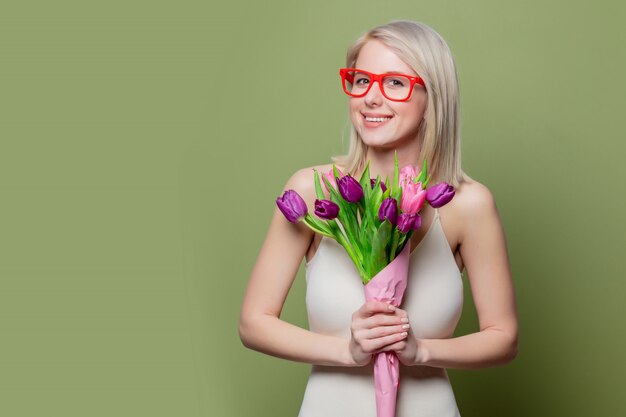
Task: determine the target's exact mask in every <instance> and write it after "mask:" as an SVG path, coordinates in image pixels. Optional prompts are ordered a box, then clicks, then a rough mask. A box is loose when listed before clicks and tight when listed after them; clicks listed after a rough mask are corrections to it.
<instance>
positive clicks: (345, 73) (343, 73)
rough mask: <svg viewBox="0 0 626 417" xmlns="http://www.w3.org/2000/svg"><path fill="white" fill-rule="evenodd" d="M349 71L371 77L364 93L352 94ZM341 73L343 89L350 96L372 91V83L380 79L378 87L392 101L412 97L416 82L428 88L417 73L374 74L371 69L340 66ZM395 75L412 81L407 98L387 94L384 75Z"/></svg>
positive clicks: (360, 95) (359, 95) (407, 99)
mask: <svg viewBox="0 0 626 417" xmlns="http://www.w3.org/2000/svg"><path fill="white" fill-rule="evenodd" d="M349 71H356V72H361V73H363V74H366V75H368V76H369V77H370V83H369V85H368V86H367V89H366V90H365V92H363V93H362V94H352V93H351V92H349V91H348V89H347V88H346V77H347V76H348V72H349ZM339 75H340V76H341V86H342V87H343V91H344V92H345V93H346V94H347V95H349V96H350V97H363V96H364V95H366V94H367V93H369V92H370V90H371V88H372V85H374V83H375V82H376V81H378V87H379V88H380V92H381V93H382V94H383V96H384V97H385V98H386V99H388V100H391V101H399V102H402V101H409V100H410V99H411V95H412V94H413V87H415V84H419V85H421V86H422V87H424V88H426V84H425V83H424V79H423V78H422V77H419V76H415V75H408V74H402V73H399V72H387V73H384V74H374V73H373V72H369V71H365V70H361V69H357V68H339ZM394 75H396V76H398V75H399V76H402V77H406V78H408V79H409V81H410V82H411V86H410V88H409V95H408V96H407V98H405V99H402V100H399V99H397V98H391V97H389V96H388V95H387V94H385V89H384V88H383V84H382V80H383V78H384V77H390V76H394ZM349 82H352V81H349Z"/></svg>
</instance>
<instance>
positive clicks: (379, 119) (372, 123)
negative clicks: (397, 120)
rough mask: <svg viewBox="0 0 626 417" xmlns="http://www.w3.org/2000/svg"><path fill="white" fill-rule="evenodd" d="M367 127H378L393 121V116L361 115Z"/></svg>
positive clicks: (379, 114)
mask: <svg viewBox="0 0 626 417" xmlns="http://www.w3.org/2000/svg"><path fill="white" fill-rule="evenodd" d="M361 115H362V116H363V120H364V124H365V126H366V127H377V126H380V125H382V124H383V123H385V122H387V121H389V120H391V119H392V118H393V115H390V114H381V113H361Z"/></svg>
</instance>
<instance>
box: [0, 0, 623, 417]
mask: <svg viewBox="0 0 626 417" xmlns="http://www.w3.org/2000/svg"><path fill="white" fill-rule="evenodd" d="M0 9H1V10H0V192H1V212H0V213H1V216H0V415H2V416H11V417H22V416H23V417H26V416H28V417H35V416H37V417H39V416H64V417H74V416H77V417H78V416H80V417H96V416H98V417H99V416H115V417H122V416H129V417H131V416H132V417H139V416H150V417H158V416H173V417H174V416H175V417H192V416H193V417H200V416H202V417H205V416H224V417H230V416H255V417H262V416H295V415H297V412H298V409H299V405H300V402H301V399H302V394H303V391H304V387H305V384H306V378H307V375H308V370H309V365H307V364H300V363H294V362H289V361H285V360H281V359H277V358H274V357H271V356H266V355H262V354H259V353H257V352H254V351H251V350H247V349H245V348H244V347H243V346H242V344H241V342H240V340H239V338H238V334H237V324H238V318H239V309H240V306H241V300H242V297H243V292H244V289H245V286H246V283H247V279H248V277H249V274H250V272H251V268H252V266H253V264H254V262H255V260H256V256H257V254H258V250H259V248H260V246H261V244H262V241H263V239H264V235H265V232H266V231H267V227H268V224H269V220H270V216H271V214H272V212H273V210H274V207H275V204H274V200H275V198H276V197H277V196H278V195H279V193H280V192H281V190H282V187H283V185H284V184H285V182H286V180H287V178H289V176H290V175H291V174H292V173H293V172H294V171H295V170H297V169H299V168H301V167H305V166H310V165H314V164H320V163H326V162H329V157H330V155H332V154H338V153H342V152H344V150H345V149H346V143H345V141H343V142H342V136H346V135H344V133H345V132H347V128H346V123H347V101H346V98H345V97H344V96H343V93H342V92H341V90H340V85H339V77H338V75H337V68H338V67H340V66H343V65H344V57H345V49H346V47H347V46H348V45H349V44H350V42H352V41H353V40H354V39H355V38H356V37H357V36H358V35H359V34H361V33H362V32H363V31H364V30H366V29H368V28H370V27H372V26H375V25H378V24H382V23H386V22H388V21H390V20H393V19H398V18H406V19H413V20H420V21H423V22H425V23H427V24H429V25H430V26H432V27H433V28H435V29H436V30H437V31H438V32H439V33H441V34H442V36H443V37H444V38H445V39H446V40H447V42H448V43H449V45H450V47H451V49H452V51H453V53H454V56H455V58H456V62H457V66H458V75H459V80H460V88H461V102H462V135H463V164H464V169H465V170H466V172H467V173H468V174H469V175H470V176H472V177H473V178H474V179H476V180H478V181H480V182H482V183H483V184H485V185H487V186H488V187H489V188H490V189H491V191H492V192H493V194H494V195H495V197H496V201H497V204H498V208H499V211H500V215H501V218H502V221H503V223H504V226H505V229H506V233H507V239H508V244H509V252H510V257H511V265H512V269H513V273H514V279H515V285H516V291H517V300H518V308H519V317H520V325H521V339H520V340H521V345H520V347H521V350H520V354H519V356H518V357H517V359H516V360H515V361H514V362H513V363H511V364H509V365H507V366H504V367H499V368H490V369H482V370H473V371H460V370H452V369H451V370H449V374H450V377H451V380H452V384H453V388H454V390H455V393H456V396H457V402H458V404H459V409H460V411H461V414H462V415H463V416H464V417H472V416H475V417H478V416H520V417H521V416H524V417H527V416H533V417H541V416H546V417H548V416H550V417H552V416H570V417H575V416H581V417H582V416H590V415H597V416H616V415H623V414H624V413H625V412H626V404H625V402H626V400H625V397H624V395H623V393H622V390H623V382H622V380H623V375H624V373H625V372H626V361H625V360H624V358H623V355H624V352H625V351H626V334H625V331H624V327H625V326H624V323H623V318H624V317H625V313H626V311H625V308H624V290H625V289H626V283H625V282H624V273H623V264H624V255H623V253H624V249H626V245H625V243H626V242H625V240H626V238H625V236H626V222H624V219H623V215H624V211H625V207H624V206H625V204H624V203H625V197H624V192H623V189H622V187H623V180H624V178H626V169H625V168H624V165H623V163H622V161H623V156H624V153H625V151H626V146H625V144H624V139H625V135H624V133H623V132H624V129H623V122H624V109H625V108H626V102H625V99H624V96H625V93H626V83H625V82H624V74H626V56H625V55H626V48H624V45H625V44H626V34H625V33H626V31H625V30H624V29H623V22H624V16H625V13H624V6H622V5H621V2H618V1H613V2H609V1H599V2H593V3H592V2H574V1H566V0H558V1H552V2H545V1H537V0H532V1H525V2H509V1H495V0H493V1H452V0H438V1H421V2H418V1H415V0H411V1H358V2H356V1H346V2H334V1H323V2H320V1H316V2H313V1H311V2H299V1H272V2H254V1H247V2H240V1H229V2H220V3H212V2H205V1H188V0H183V1H178V2H173V1H170V2H166V1H150V2H149V1H143V2H139V1H124V2H122V1H116V2H111V1H109V2H85V1H55V2H44V1H38V2H21V3H18V2H4V3H3V4H2V6H1V7H0ZM464 282H465V284H466V286H465V289H466V304H465V307H464V315H463V318H462V320H461V323H460V325H459V327H458V329H457V334H458V335H461V334H466V333H470V332H474V331H477V321H476V315H475V311H474V307H473V304H472V301H471V294H470V293H469V286H468V285H467V279H466V277H465V279H464ZM304 291H305V287H304V276H303V274H302V271H300V273H299V274H298V276H297V279H296V281H295V283H294V286H293V289H292V292H291V293H290V296H289V299H288V301H287V305H286V306H285V310H284V315H283V318H284V319H285V320H287V321H289V322H292V323H295V324H298V325H300V326H303V327H305V326H306V324H307V322H306V314H305V310H304Z"/></svg>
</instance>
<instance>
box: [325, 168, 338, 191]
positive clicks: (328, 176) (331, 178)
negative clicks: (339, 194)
mask: <svg viewBox="0 0 626 417" xmlns="http://www.w3.org/2000/svg"><path fill="white" fill-rule="evenodd" d="M337 171H339V174H341V176H342V177H343V172H341V170H340V169H339V168H337ZM324 176H325V177H326V179H327V180H328V182H329V183H331V184H333V185H334V186H335V190H336V189H337V182H336V180H335V173H334V172H333V169H332V168H331V169H330V171H328V172H327V173H326V174H324ZM322 182H323V183H324V187H326V191H328V192H330V190H329V189H328V185H326V181H324V180H322Z"/></svg>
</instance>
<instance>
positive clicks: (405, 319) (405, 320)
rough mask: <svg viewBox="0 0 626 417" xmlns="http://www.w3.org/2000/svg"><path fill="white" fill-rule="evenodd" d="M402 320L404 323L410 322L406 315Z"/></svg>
mask: <svg viewBox="0 0 626 417" xmlns="http://www.w3.org/2000/svg"><path fill="white" fill-rule="evenodd" d="M400 321H401V322H402V323H408V322H409V319H408V318H406V317H402V318H401V319H400Z"/></svg>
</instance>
